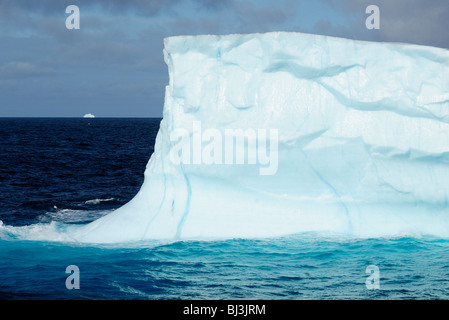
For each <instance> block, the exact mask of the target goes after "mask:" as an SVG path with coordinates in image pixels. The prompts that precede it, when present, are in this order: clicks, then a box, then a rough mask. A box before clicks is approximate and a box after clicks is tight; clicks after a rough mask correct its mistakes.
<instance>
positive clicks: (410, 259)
mask: <svg viewBox="0 0 449 320" xmlns="http://www.w3.org/2000/svg"><path fill="white" fill-rule="evenodd" d="M160 120H161V119H112V118H111V119H109V118H95V119H71V118H67V119H66V118H53V119H46V118H3V119H0V220H1V221H2V223H0V299H52V300H54V299H102V300H104V299H108V300H109V299H186V300H190V299H214V300H215V299H226V300H227V299H251V300H252V299H255V300H256V299H257V300H259V299H267V300H293V299H307V300H309V299H313V300H321V299H351V300H352V299H355V300H360V299H364V300H368V299H395V300H399V299H420V300H423V299H444V300H446V299H448V298H449V240H448V239H438V238H411V237H396V238H375V239H357V238H346V237H342V236H337V235H331V234H313V233H307V234H297V235H290V236H286V237H281V238H272V239H271V238H270V239H251V240H245V239H229V240H220V241H165V242H161V241H142V242H136V243H127V244H115V245H86V244H78V243H73V242H72V243H67V242H64V241H56V240H55V239H54V238H52V237H51V235H50V234H47V233H49V232H50V231H49V230H53V229H55V228H56V229H57V228H60V227H61V226H66V225H67V224H84V223H88V222H90V221H93V220H95V219H97V218H98V217H101V216H103V215H105V214H108V212H111V211H113V210H114V209H116V208H118V207H120V206H122V205H124V204H125V203H127V202H128V201H129V200H130V199H131V198H132V197H133V196H134V195H135V194H136V193H137V192H138V190H139V188H140V186H141V184H142V183H143V179H144V175H143V174H144V171H145V166H146V164H147V162H148V159H149V157H150V155H151V154H152V152H153V147H154V141H155V138H156V134H157V131H158V129H159V123H160ZM27 232H33V233H35V234H36V233H37V234H39V235H40V239H42V240H39V241H31V240H24V239H26V233H27ZM47 236H48V237H47ZM46 239H48V240H46ZM73 266H75V267H76V268H77V271H76V270H75V271H73V270H74V269H73ZM68 267H69V268H68ZM372 272H374V273H372Z"/></svg>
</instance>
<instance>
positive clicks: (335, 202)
mask: <svg viewBox="0 0 449 320" xmlns="http://www.w3.org/2000/svg"><path fill="white" fill-rule="evenodd" d="M164 56H165V61H166V63H167V65H168V69H169V74H170V82H169V85H168V86H167V88H166V97H165V105H164V114H163V120H162V122H161V126H160V130H159V133H158V137H157V140H156V145H155V151H154V154H153V155H152V156H151V159H150V161H149V162H148V165H147V168H146V171H145V181H144V183H143V185H142V187H141V190H140V191H139V193H138V194H137V195H136V196H135V198H134V199H133V200H132V201H130V202H129V203H128V204H126V205H125V206H123V207H122V208H120V209H118V210H116V211H114V212H112V213H110V214H109V215H107V216H105V217H102V218H100V219H99V220H97V221H94V222H93V223H91V224H89V225H86V226H84V227H82V228H80V229H78V230H77V231H76V235H75V237H76V238H77V239H78V240H80V241H88V242H119V241H129V240H140V239H161V238H164V239H174V238H175V239H176V238H177V239H192V238H194V239H199V238H222V237H265V236H280V235H286V234H292V233H298V232H307V231H318V232H321V231H323V232H333V233H342V234H345V235H354V236H361V237H366V236H368V237H369V236H391V235H400V234H412V235H422V234H430V235H434V236H441V237H449V207H448V203H449V51H447V50H444V49H439V48H432V47H424V46H417V45H408V44H394V43H372V42H361V41H353V40H347V39H340V38H333V37H326V36H318V35H310V34H300V33H283V32H276V33H267V34H249V35H229V36H209V35H207V36H182V37H170V38H167V39H165V50H164Z"/></svg>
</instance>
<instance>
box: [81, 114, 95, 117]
mask: <svg viewBox="0 0 449 320" xmlns="http://www.w3.org/2000/svg"><path fill="white" fill-rule="evenodd" d="M83 118H95V116H94V115H93V114H92V113H86V114H85V115H84V116H83Z"/></svg>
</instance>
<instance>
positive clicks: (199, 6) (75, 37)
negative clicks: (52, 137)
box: [0, 0, 449, 117]
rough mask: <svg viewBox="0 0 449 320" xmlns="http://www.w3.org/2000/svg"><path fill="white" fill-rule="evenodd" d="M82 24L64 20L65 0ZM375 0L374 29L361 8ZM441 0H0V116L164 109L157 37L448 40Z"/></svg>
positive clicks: (447, 43)
mask: <svg viewBox="0 0 449 320" xmlns="http://www.w3.org/2000/svg"><path fill="white" fill-rule="evenodd" d="M71 4H74V5H77V6H78V7H79V8H80V11H81V29H79V30H68V29H66V27H65V19H66V18H67V16H68V14H66V13H65V8H66V7H67V6H68V5H71ZM371 4H375V5H378V6H379V8H380V12H381V28H380V30H367V29H366V27H365V19H366V17H367V14H366V13H365V9H366V7H367V6H368V5H371ZM447 17H449V3H448V2H447V0H394V1H392V0H378V1H370V0H302V1H295V0H282V1H268V0H266V1H263V0H223V1H220V0H216V1H215V0H175V1H173V0H172V1H163V0H152V1H145V0H132V1H120V0H107V1H106V0H104V1H92V0H77V1H75V0H67V1H66V0H46V1H36V0H28V1H24V0H23V1H22V0H0V48H1V50H0V116H43V117H45V116H58V117H60V116H66V117H72V116H73V117H79V116H82V115H83V114H85V113H88V112H91V113H94V114H95V115H97V116H101V117H160V116H161V115H162V107H163V97H164V87H165V85H166V84H167V82H168V74H167V68H166V65H165V64H164V61H163V55H162V48H163V38H164V37H167V36H171V35H181V34H228V33H250V32H269V31H297V32H307V33H317V34H323V35H332V36H339V37H345V38H350V39H358V40H370V41H394V42H407V43H415V44H422V45H431V46H438V47H443V48H449V32H447V30H449V19H448V18H447Z"/></svg>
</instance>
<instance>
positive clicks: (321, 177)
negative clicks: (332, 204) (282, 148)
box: [300, 150, 354, 233]
mask: <svg viewBox="0 0 449 320" xmlns="http://www.w3.org/2000/svg"><path fill="white" fill-rule="evenodd" d="M300 151H301V153H302V154H303V155H304V158H306V159H307V160H308V161H307V164H308V165H309V166H310V168H311V169H312V171H313V172H314V173H315V174H316V176H317V177H318V178H319V179H320V180H321V181H322V182H323V183H324V184H325V185H326V186H327V187H328V188H329V189H330V190H331V191H332V193H334V194H335V196H336V197H337V198H338V200H339V202H338V203H339V204H340V205H341V206H342V207H343V210H344V212H345V214H346V220H347V223H348V230H347V232H348V233H352V231H353V230H354V228H353V225H352V221H351V217H350V214H349V209H348V207H347V206H346V203H345V202H344V200H343V199H342V197H341V195H340V193H339V192H338V191H337V189H335V187H334V186H333V185H332V184H331V183H330V182H328V181H327V180H326V179H325V178H324V177H323V176H322V175H321V174H320V173H319V172H318V170H316V169H315V167H314V166H313V165H312V162H311V161H310V160H309V159H308V157H307V154H306V153H305V152H304V151H303V150H300Z"/></svg>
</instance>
